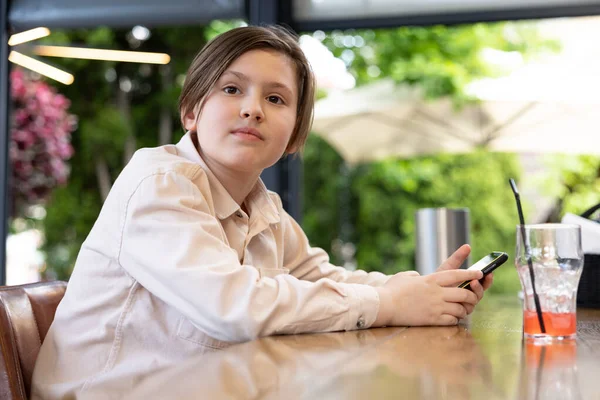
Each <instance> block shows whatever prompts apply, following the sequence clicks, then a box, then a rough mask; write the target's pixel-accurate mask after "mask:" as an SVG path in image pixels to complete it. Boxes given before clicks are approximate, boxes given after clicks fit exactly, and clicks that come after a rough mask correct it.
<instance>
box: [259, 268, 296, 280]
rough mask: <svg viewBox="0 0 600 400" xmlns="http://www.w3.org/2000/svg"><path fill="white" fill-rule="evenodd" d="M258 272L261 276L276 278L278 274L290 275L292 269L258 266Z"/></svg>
mask: <svg viewBox="0 0 600 400" xmlns="http://www.w3.org/2000/svg"><path fill="white" fill-rule="evenodd" d="M258 272H259V273H260V277H261V278H275V277H276V276H277V275H289V273H290V270H289V269H287V268H262V267H258Z"/></svg>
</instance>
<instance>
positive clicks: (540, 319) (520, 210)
mask: <svg viewBox="0 0 600 400" xmlns="http://www.w3.org/2000/svg"><path fill="white" fill-rule="evenodd" d="M509 182H510V187H511V188H512V191H513V193H514V195H515V201H516V202H517V212H518V213H519V221H521V238H522V239H523V246H525V257H527V265H528V266H529V277H530V278H531V288H532V289H533V301H534V303H535V311H536V312H537V317H538V322H539V323H540V329H541V331H542V333H546V326H545V325H544V318H543V317H542V307H541V306H540V298H539V297H538V294H537V291H536V290H535V275H534V274H533V263H532V262H531V250H530V248H529V240H527V236H526V234H525V218H524V217H523V208H521V196H520V195H519V190H518V189H517V185H516V183H515V181H514V180H513V179H512V178H511V179H509ZM525 295H527V294H525Z"/></svg>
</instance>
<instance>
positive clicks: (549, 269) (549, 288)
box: [515, 224, 583, 341]
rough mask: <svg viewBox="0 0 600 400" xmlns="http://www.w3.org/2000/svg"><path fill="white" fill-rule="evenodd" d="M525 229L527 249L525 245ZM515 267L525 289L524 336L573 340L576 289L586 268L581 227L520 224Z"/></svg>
mask: <svg viewBox="0 0 600 400" xmlns="http://www.w3.org/2000/svg"><path fill="white" fill-rule="evenodd" d="M523 228H524V231H525V238H526V243H527V245H528V248H526V246H525V243H524V242H523V236H522V234H521V232H522V229H523ZM528 257H530V258H531V267H532V268H530V265H529V263H528ZM515 265H516V267H517V271H518V273H519V279H520V281H521V286H522V287H523V295H524V301H523V335H524V337H525V338H526V339H534V340H550V341H552V340H564V339H574V338H575V336H576V330H577V317H576V310H577V308H576V307H577V286H578V284H579V277H580V276H581V271H582V269H583V251H582V249H581V228H580V227H579V225H571V224H537V225H525V226H524V227H522V226H521V225H518V226H517V248H516V257H515ZM531 269H533V270H531ZM532 272H533V277H532ZM532 282H534V284H535V289H536V293H537V296H538V298H539V305H540V308H541V314H542V318H543V325H544V328H545V332H542V329H541V326H540V325H541V324H540V322H539V317H538V314H537V310H536V299H535V296H534V291H533V286H532Z"/></svg>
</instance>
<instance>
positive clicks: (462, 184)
mask: <svg viewBox="0 0 600 400" xmlns="http://www.w3.org/2000/svg"><path fill="white" fill-rule="evenodd" d="M518 176H519V166H518V162H517V158H516V156H514V155H510V154H501V153H489V152H486V151H476V152H473V153H470V154H463V155H457V154H441V155H438V156H428V157H419V158H414V159H410V160H385V161H381V162H375V163H372V164H369V165H364V166H361V167H359V168H357V169H356V171H355V176H354V177H353V186H352V191H353V196H354V198H355V199H356V200H355V202H356V207H355V212H356V215H355V217H354V218H355V221H356V224H355V226H356V228H355V229H356V234H355V241H356V243H358V246H357V249H358V251H357V254H356V257H357V261H358V265H360V266H361V267H363V268H365V269H367V270H368V269H371V270H380V271H383V272H385V273H388V274H391V273H395V272H399V271H405V270H409V269H414V253H415V213H416V211H417V210H418V209H419V208H427V207H449V208H463V207H467V208H469V210H470V216H471V246H472V256H471V259H472V261H473V262H474V261H476V260H477V259H479V258H481V257H483V256H484V255H485V254H487V253H489V252H490V251H492V250H501V251H506V252H508V253H509V254H510V253H512V252H513V249H514V229H515V228H514V227H515V224H516V221H517V220H518V219H517V215H516V211H515V207H514V200H513V199H512V193H511V191H510V189H509V187H508V183H507V182H508V178H509V177H518ZM506 270H507V269H506V268H505V269H503V270H499V271H498V273H497V279H496V284H495V285H494V289H495V290H497V291H501V292H502V291H506V290H515V289H516V288H517V287H518V280H516V274H514V273H513V274H508V275H506V276H507V277H506V278H505V273H506V272H505V271H506ZM512 272H514V271H512ZM511 275H514V276H512V277H511ZM512 278H515V279H512Z"/></svg>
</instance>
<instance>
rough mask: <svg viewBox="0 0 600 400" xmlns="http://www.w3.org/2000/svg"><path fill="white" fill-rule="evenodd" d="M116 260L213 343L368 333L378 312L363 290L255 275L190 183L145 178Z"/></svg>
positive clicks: (167, 176) (166, 176)
mask: <svg viewBox="0 0 600 400" xmlns="http://www.w3.org/2000/svg"><path fill="white" fill-rule="evenodd" d="M122 232H123V233H122V237H121V245H120V251H119V253H118V261H119V263H120V265H121V266H122V267H123V268H124V269H125V270H126V271H127V272H128V273H129V274H130V275H131V277H132V278H133V279H135V280H137V281H138V282H139V283H140V284H141V285H142V286H144V287H145V288H146V289H147V290H148V291H150V292H151V293H152V294H154V295H155V296H157V297H158V298H160V299H161V300H163V301H164V302H166V303H167V304H169V305H170V306H172V307H174V308H175V309H177V310H178V311H179V312H181V313H182V314H183V315H185V316H186V317H187V318H188V319H189V320H190V321H191V322H192V323H193V324H194V325H196V326H197V327H198V328H199V329H201V330H202V331H204V332H206V333H207V334H208V335H210V336H212V337H214V338H215V339H218V340H222V341H228V342H238V341H245V340H251V339H254V338H256V337H259V336H267V335H272V334H279V333H300V332H324V331H339V330H352V329H357V328H367V327H369V326H370V325H371V324H372V323H373V322H374V321H375V318H376V316H377V312H378V309H379V296H378V294H377V291H376V290H375V289H374V288H373V287H371V286H368V285H362V284H355V283H337V282H335V281H334V280H332V279H320V280H318V281H316V282H309V281H303V280H299V279H298V278H296V277H294V276H291V275H278V276H276V277H275V278H268V277H261V276H260V273H259V271H258V269H257V268H255V267H254V266H251V265H242V264H240V261H239V260H238V258H237V253H236V252H235V250H233V249H232V248H231V247H229V246H228V245H227V238H226V237H225V233H224V231H223V229H222V227H221V225H220V222H219V220H218V219H217V218H216V217H215V216H213V215H212V213H211V212H210V207H209V204H208V202H207V200H206V197H205V196H204V195H203V194H202V192H201V191H200V189H199V188H198V187H197V186H196V185H195V184H194V183H193V182H192V180H191V179H190V178H188V177H187V176H184V175H182V174H180V173H176V172H166V173H160V174H156V175H152V176H149V177H146V178H145V179H143V180H142V182H141V183H140V184H139V185H138V187H137V189H136V190H135V191H134V193H133V194H132V196H131V197H130V198H129V200H128V203H127V206H126V213H125V217H124V221H123V226H122Z"/></svg>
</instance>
